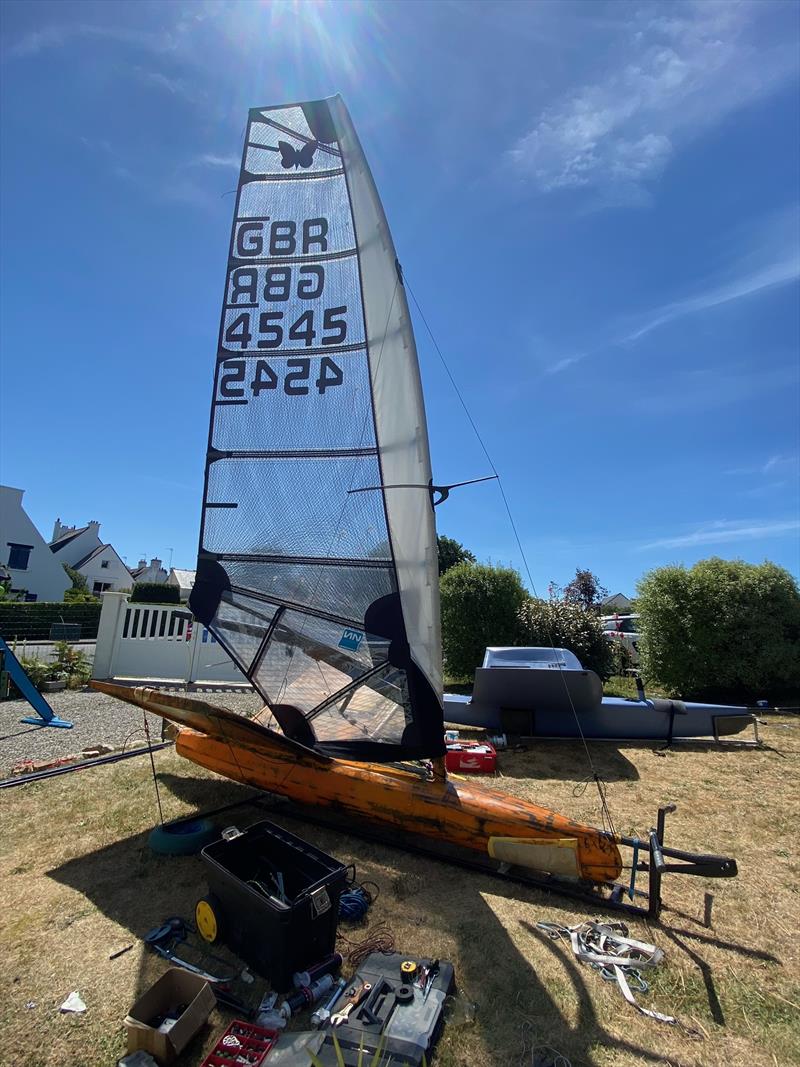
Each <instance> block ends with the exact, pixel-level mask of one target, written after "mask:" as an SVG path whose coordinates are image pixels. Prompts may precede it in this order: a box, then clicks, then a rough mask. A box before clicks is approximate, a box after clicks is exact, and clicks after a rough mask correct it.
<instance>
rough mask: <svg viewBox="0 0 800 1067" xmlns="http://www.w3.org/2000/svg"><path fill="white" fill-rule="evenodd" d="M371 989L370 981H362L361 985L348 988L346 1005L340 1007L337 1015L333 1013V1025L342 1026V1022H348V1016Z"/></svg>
mask: <svg viewBox="0 0 800 1067" xmlns="http://www.w3.org/2000/svg"><path fill="white" fill-rule="evenodd" d="M370 989H372V985H371V983H370V982H362V983H361V985H360V987H355V986H354V987H353V989H352V990H350V989H348V991H347V1000H346V1001H345V1004H344V1007H342V1008H340V1010H339V1011H337V1012H336V1014H335V1015H331V1026H341V1025H342V1023H345V1022H347V1016H348V1015H349V1014H350V1012H351V1011H352V1010H353V1008H355V1007H356V1006H357V1005H358V1004H360V1003H361V1001H362V1000H363V999H364V997H365V996H366V995H367V993H369V991H370Z"/></svg>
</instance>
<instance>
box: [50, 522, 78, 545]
mask: <svg viewBox="0 0 800 1067" xmlns="http://www.w3.org/2000/svg"><path fill="white" fill-rule="evenodd" d="M75 530H76V527H75V526H63V525H62V523H61V519H56V522H55V526H54V527H53V537H52V540H53V541H57V540H58V539H59V537H65V536H66V535H67V534H71V533H75Z"/></svg>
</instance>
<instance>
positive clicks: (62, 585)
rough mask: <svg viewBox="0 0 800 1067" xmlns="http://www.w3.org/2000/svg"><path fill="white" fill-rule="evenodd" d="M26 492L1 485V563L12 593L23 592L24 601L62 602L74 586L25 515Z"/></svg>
mask: <svg viewBox="0 0 800 1067" xmlns="http://www.w3.org/2000/svg"><path fill="white" fill-rule="evenodd" d="M24 492H25V490H24V489H13V488H12V487H11V486H9V485H0V563H2V564H3V565H4V569H5V571H6V572H7V574H8V575H9V576H10V587H9V589H10V592H12V593H13V592H18V593H21V592H23V591H24V597H23V598H22V599H24V600H49V601H56V602H59V601H62V600H63V599H64V593H65V592H66V590H67V589H70V588H71V587H72V582H71V581H70V579H69V575H68V574H67V573H66V571H65V570H64V568H63V567H62V566H61V564H60V562H59V561H58V560H57V559H54V558H53V554H52V552H51V551H50V549H49V548H48V546H47V542H46V541H45V539H44V538H43V537H42V535H41V534H40V533H39V531H38V530H37V529H36V527H35V526H34V525H33V523H32V522H31V520H30V518H29V517H28V515H27V514H26V513H25V509H24V508H23V506H22V497H23V494H24Z"/></svg>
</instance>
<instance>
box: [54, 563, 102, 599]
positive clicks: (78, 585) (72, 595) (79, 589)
mask: <svg viewBox="0 0 800 1067" xmlns="http://www.w3.org/2000/svg"><path fill="white" fill-rule="evenodd" d="M61 566H62V567H63V568H64V570H65V571H66V572H67V575H68V576H69V578H70V581H71V582H72V588H71V589H67V590H66V592H65V593H64V603H65V604H82V603H86V602H87V601H90V600H96V599H97V597H96V596H95V595H94V593H91V592H89V586H88V583H87V581H86V578H85V577H84V576H83V575H82V574H81V572H80V571H76V570H75V568H74V567H70V566H69V565H68V564H66V563H62V564H61Z"/></svg>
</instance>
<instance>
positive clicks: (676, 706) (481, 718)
mask: <svg viewBox="0 0 800 1067" xmlns="http://www.w3.org/2000/svg"><path fill="white" fill-rule="evenodd" d="M576 716H577V719H578V722H579V723H580V732H579V730H578V723H577V722H576ZM444 717H445V721H446V722H448V723H453V724H454V725H457V726H474V727H481V728H483V729H486V730H495V731H498V732H503V733H512V734H519V735H522V736H525V737H541V738H547V739H551V740H556V739H564V740H570V739H572V738H579V737H580V735H581V733H583V736H584V737H585V738H587V739H591V740H597V741H669V740H688V739H690V738H703V737H706V738H711V737H713V738H715V739H718V738H721V737H727V736H731V735H734V734H738V733H741V731H742V730H745V729H747V728H748V727H749V726H752V725H753V723H754V721H755V718H754V716H753V715H752V714H751V713H750V712H748V711H747V709H746V708H744V707H736V706H726V705H720V704H690V703H684V702H683V701H671V700H644V701H642V700H626V699H624V698H622V697H604V698H603V699H602V700H601V701H600V703H599V704H598V705H596V706H595V707H594V708H588V709H587V708H576V710H575V713H574V714H573V711H572V709H571V708H568V707H563V706H562V707H555V708H553V707H546V706H545V707H541V706H539V705H537V706H535V707H513V706H512V707H508V706H505V705H503V706H501V705H499V704H486V703H477V702H474V701H472V700H471V699H470V698H469V697H466V696H457V695H455V694H446V695H445V698H444Z"/></svg>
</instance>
